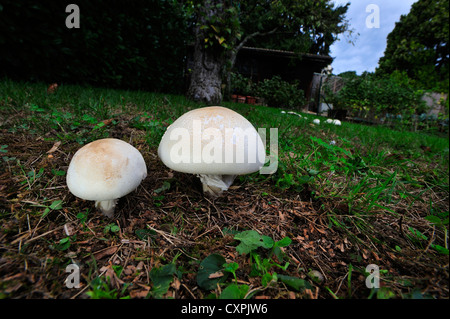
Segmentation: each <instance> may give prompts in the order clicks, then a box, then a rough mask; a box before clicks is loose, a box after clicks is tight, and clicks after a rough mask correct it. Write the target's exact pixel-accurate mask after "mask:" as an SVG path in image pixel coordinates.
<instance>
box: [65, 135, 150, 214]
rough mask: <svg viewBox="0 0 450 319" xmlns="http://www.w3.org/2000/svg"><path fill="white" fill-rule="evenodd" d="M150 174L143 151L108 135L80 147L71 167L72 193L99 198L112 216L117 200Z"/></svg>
mask: <svg viewBox="0 0 450 319" xmlns="http://www.w3.org/2000/svg"><path fill="white" fill-rule="evenodd" d="M146 176H147V166H146V164H145V161H144V158H143V157H142V155H141V153H140V152H139V151H138V150H137V149H136V148H134V147H133V146H131V145H130V144H128V143H127V142H124V141H122V140H119V139H114V138H106V139H101V140H97V141H94V142H91V143H89V144H86V145H85V146H83V147H82V148H80V149H79V150H78V151H77V152H76V153H75V155H74V156H73V158H72V160H71V162H70V165H69V169H68V170H67V180H66V181H67V186H68V187H69V190H70V192H71V193H72V194H73V195H75V196H77V197H79V198H82V199H85V200H93V201H95V207H97V208H98V209H99V210H100V211H101V212H102V213H103V214H104V215H106V216H108V217H110V218H112V217H113V216H114V208H115V206H116V203H117V200H118V199H119V198H121V197H123V196H125V195H127V194H128V193H130V192H132V191H134V190H135V189H136V188H137V187H138V186H139V184H140V183H141V182H142V180H143V179H145V177H146Z"/></svg>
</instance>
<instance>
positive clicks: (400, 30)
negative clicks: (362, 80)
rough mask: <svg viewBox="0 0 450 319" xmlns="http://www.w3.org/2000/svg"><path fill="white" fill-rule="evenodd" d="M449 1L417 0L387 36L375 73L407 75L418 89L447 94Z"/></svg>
mask: <svg viewBox="0 0 450 319" xmlns="http://www.w3.org/2000/svg"><path fill="white" fill-rule="evenodd" d="M448 8H449V0H419V1H417V2H415V3H414V4H413V5H412V7H411V10H410V12H409V13H408V14H407V15H402V16H401V17H400V21H399V22H397V23H396V25H395V28H394V30H393V31H392V32H391V33H390V34H389V35H388V38H387V47H386V50H385V52H384V56H383V57H382V58H381V59H380V61H379V67H378V68H377V70H376V73H377V74H379V75H385V74H391V73H393V72H395V71H397V72H406V74H407V75H408V77H409V78H411V79H412V80H413V81H414V82H415V85H416V87H417V88H421V89H434V90H440V91H446V92H448V85H449V43H448V42H449V11H448Z"/></svg>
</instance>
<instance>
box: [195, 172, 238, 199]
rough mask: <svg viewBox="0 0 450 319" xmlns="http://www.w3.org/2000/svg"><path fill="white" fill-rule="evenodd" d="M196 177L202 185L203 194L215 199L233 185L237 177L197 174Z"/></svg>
mask: <svg viewBox="0 0 450 319" xmlns="http://www.w3.org/2000/svg"><path fill="white" fill-rule="evenodd" d="M197 176H198V177H199V178H200V181H201V182H202V184H203V192H204V193H205V194H207V195H209V196H211V197H212V198H216V197H218V196H220V194H222V192H223V191H226V190H227V189H228V188H229V187H230V186H231V184H233V181H234V179H235V178H236V176H237V175H213V174H198V175H197Z"/></svg>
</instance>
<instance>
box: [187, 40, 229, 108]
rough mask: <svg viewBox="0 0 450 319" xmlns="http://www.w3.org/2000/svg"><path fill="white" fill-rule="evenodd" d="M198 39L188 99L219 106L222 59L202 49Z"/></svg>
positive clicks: (219, 55) (217, 54)
mask: <svg viewBox="0 0 450 319" xmlns="http://www.w3.org/2000/svg"><path fill="white" fill-rule="evenodd" d="M202 42H203V39H202V38H201V37H198V38H197V40H196V43H195V47H194V65H193V68H192V73H191V82H190V85H189V90H188V93H187V94H188V97H189V98H190V99H192V100H194V101H197V102H205V103H206V104H209V105H219V104H220V103H221V102H222V71H223V65H224V58H223V56H222V55H221V54H220V52H214V50H209V49H205V48H204V44H203V43H202Z"/></svg>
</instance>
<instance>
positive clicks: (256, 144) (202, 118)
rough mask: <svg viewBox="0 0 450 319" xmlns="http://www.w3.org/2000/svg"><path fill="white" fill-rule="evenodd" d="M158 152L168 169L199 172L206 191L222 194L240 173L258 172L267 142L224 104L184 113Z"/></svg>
mask: <svg viewBox="0 0 450 319" xmlns="http://www.w3.org/2000/svg"><path fill="white" fill-rule="evenodd" d="M158 155H159V157H160V159H161V160H162V162H163V163H164V164H165V165H166V166H167V167H169V168H171V169H173V170H175V171H179V172H183V173H190V174H196V175H197V176H198V177H199V178H200V181H201V182H202V184H203V191H204V192H205V193H206V194H208V195H210V196H211V197H217V196H219V195H220V194H221V193H222V192H223V191H225V190H227V189H228V188H229V187H230V186H231V184H232V183H233V181H234V179H235V177H236V176H237V175H243V174H250V173H253V172H257V171H259V170H260V169H261V167H262V166H263V165H264V161H265V149H264V144H263V141H262V139H261V137H260V136H259V134H258V132H257V131H256V129H255V128H254V127H253V125H252V124H251V123H250V122H249V121H248V120H247V119H246V118H245V117H243V116H242V115H240V114H239V113H237V112H235V111H232V110H230V109H228V108H225V107H221V106H210V107H203V108H198V109H194V110H192V111H189V112H187V113H185V114H183V115H182V116H181V117H179V118H178V119H177V120H176V121H175V122H173V124H172V125H170V126H169V127H168V128H167V130H166V132H165V133H164V135H163V137H162V139H161V142H160V144H159V148H158Z"/></svg>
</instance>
